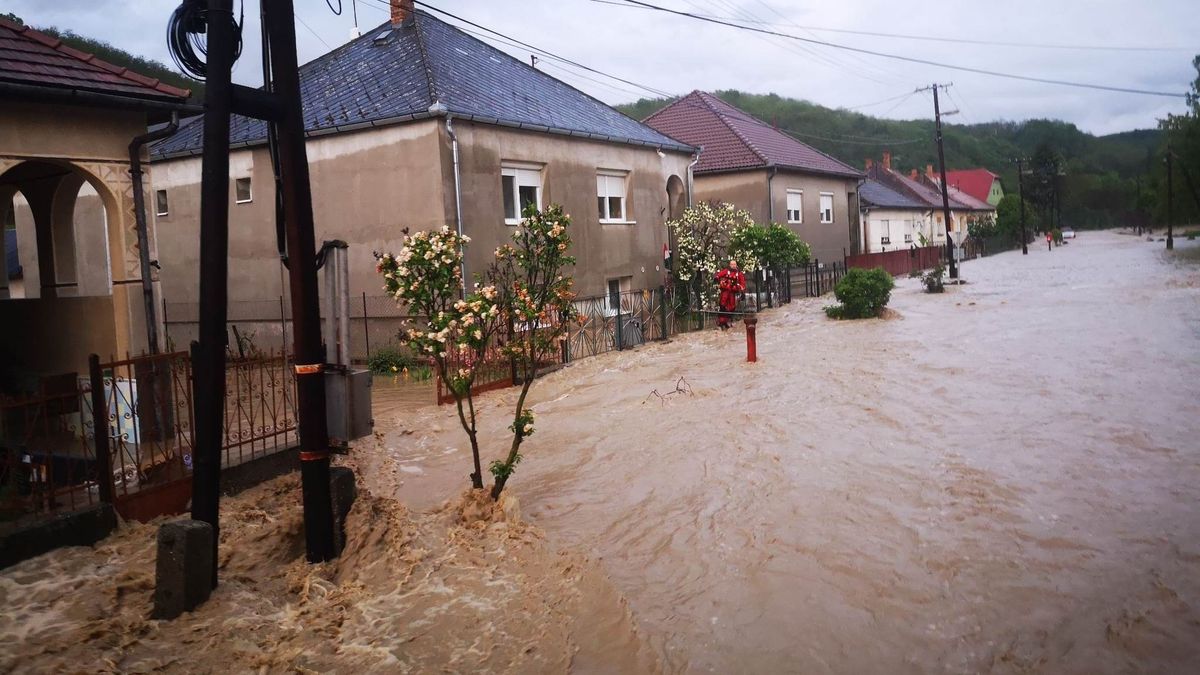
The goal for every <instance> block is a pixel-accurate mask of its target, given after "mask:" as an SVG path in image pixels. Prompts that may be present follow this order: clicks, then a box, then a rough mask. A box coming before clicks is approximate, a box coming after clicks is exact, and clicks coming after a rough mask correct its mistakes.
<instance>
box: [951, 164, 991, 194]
mask: <svg viewBox="0 0 1200 675" xmlns="http://www.w3.org/2000/svg"><path fill="white" fill-rule="evenodd" d="M946 175H947V176H949V178H950V180H949V182H948V183H947V185H949V186H950V187H956V188H958V189H959V190H962V191H963V192H965V193H967V194H968V195H971V196H972V197H974V198H975V199H978V200H980V201H984V202H986V201H987V199H988V196H989V195H990V194H991V192H992V181H994V180H996V178H997V176H996V174H994V173H992V172H991V171H988V170H987V169H964V170H961V171H947V172H946Z"/></svg>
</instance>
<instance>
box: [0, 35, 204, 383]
mask: <svg viewBox="0 0 1200 675" xmlns="http://www.w3.org/2000/svg"><path fill="white" fill-rule="evenodd" d="M187 96H188V92H187V91H186V90H183V89H178V88H175V87H172V86H169V85H166V84H163V83H161V82H159V81H158V80H155V79H152V78H148V77H145V76H142V75H139V74H138V73H135V72H132V71H129V70H127V69H125V68H122V67H119V66H114V65H112V64H109V63H105V62H103V61H100V60H99V59H96V58H95V57H94V56H92V55H91V54H86V53H83V52H80V51H78V50H76V49H72V48H70V47H68V46H66V45H65V44H63V43H62V42H61V41H60V40H58V39H57V38H53V37H51V36H48V35H45V34H42V33H39V32H38V31H35V30H32V29H30V28H28V27H25V26H22V25H19V24H16V23H13V22H11V21H8V20H6V19H3V18H0V101H3V104H0V224H2V225H3V227H4V229H5V236H4V237H3V239H0V248H4V249H7V248H9V247H10V246H12V247H15V251H9V250H0V324H2V325H4V326H5V327H6V330H4V331H0V393H5V392H7V393H22V392H30V391H35V390H36V389H37V388H38V386H39V385H38V380H39V378H41V377H44V376H48V375H59V374H64V373H68V372H76V373H84V372H86V369H87V358H88V355H89V354H90V353H96V354H99V355H101V356H103V357H104V358H105V359H106V360H107V358H108V357H109V356H113V355H118V354H119V355H124V354H125V353H138V352H140V351H142V350H144V349H145V348H146V346H147V343H148V332H149V331H158V330H159V326H158V323H159V322H158V320H157V319H155V320H152V321H151V322H150V326H149V327H148V326H147V321H146V314H145V311H144V308H145V303H144V294H143V292H144V290H145V289H144V287H143V285H142V275H141V269H142V264H141V263H142V256H141V248H140V247H139V245H138V231H137V226H136V219H135V217H134V198H133V197H134V182H133V179H132V177H131V175H130V165H131V156H130V152H131V150H130V144H131V141H133V140H134V138H135V137H138V136H141V135H143V134H145V133H146V129H147V125H148V124H149V123H151V122H154V121H157V120H162V119H166V118H167V117H169V116H170V113H171V111H173V110H178V109H180V108H181V107H183V106H184V104H185V101H186V99H187ZM142 152H143V153H144V149H143V151H142ZM143 193H144V194H148V193H147V192H146V190H145V188H144V189H143ZM145 237H146V243H147V246H146V249H147V254H148V257H149V258H151V259H152V258H153V257H154V246H155V241H154V231H153V228H152V227H149V228H147V231H146V232H145ZM10 254H11V255H10ZM148 290H150V291H151V293H152V294H153V293H155V291H156V289H155V288H154V285H153V281H151V285H150V288H149V289H148Z"/></svg>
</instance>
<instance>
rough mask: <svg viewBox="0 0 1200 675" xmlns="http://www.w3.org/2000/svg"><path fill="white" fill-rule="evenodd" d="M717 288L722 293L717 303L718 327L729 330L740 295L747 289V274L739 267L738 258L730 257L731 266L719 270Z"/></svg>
mask: <svg viewBox="0 0 1200 675" xmlns="http://www.w3.org/2000/svg"><path fill="white" fill-rule="evenodd" d="M717 290H718V291H720V294H721V295H720V297H718V298H717V304H718V305H719V306H720V312H718V313H717V327H718V328H720V329H721V330H729V324H730V321H731V319H732V318H733V311H734V310H736V309H737V302H738V297H739V296H740V295H741V294H742V291H745V290H746V275H745V274H742V271H741V270H739V269H738V264H737V261H736V260H733V259H730V261H729V266H728V267H726V268H725V269H723V270H720V271H719V272H717Z"/></svg>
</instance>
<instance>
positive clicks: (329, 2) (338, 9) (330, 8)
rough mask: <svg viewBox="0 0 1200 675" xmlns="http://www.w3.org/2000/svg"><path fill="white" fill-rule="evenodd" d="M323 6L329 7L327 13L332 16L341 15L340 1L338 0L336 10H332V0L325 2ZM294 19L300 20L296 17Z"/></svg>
mask: <svg viewBox="0 0 1200 675" xmlns="http://www.w3.org/2000/svg"><path fill="white" fill-rule="evenodd" d="M325 4H326V5H329V11H331V12H333V15H334V16H341V15H342V0H338V8H337V9H334V8H333V0H325ZM296 18H300V17H296Z"/></svg>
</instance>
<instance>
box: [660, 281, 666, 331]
mask: <svg viewBox="0 0 1200 675" xmlns="http://www.w3.org/2000/svg"><path fill="white" fill-rule="evenodd" d="M658 300H659V303H658V305H659V309H658V314H659V319H660V320H661V321H662V324H661V325H660V327H659V332H658V339H660V340H666V339H667V287H666V286H665V285H663V286H659V287H658Z"/></svg>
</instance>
